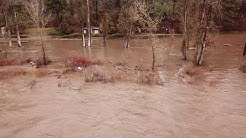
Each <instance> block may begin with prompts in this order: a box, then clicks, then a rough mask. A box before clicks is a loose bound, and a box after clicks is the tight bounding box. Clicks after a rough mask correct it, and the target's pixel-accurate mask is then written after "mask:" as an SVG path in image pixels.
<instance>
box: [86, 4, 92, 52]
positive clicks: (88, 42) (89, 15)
mask: <svg viewBox="0 0 246 138" xmlns="http://www.w3.org/2000/svg"><path fill="white" fill-rule="evenodd" d="M86 7H87V34H88V41H87V46H88V47H91V1H90V0H86Z"/></svg>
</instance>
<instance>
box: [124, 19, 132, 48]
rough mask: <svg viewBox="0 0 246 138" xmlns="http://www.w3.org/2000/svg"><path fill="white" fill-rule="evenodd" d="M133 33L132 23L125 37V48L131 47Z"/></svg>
mask: <svg viewBox="0 0 246 138" xmlns="http://www.w3.org/2000/svg"><path fill="white" fill-rule="evenodd" d="M131 33H132V24H131V25H130V26H129V30H128V32H127V35H126V38H125V48H129V47H130V40H131Z"/></svg>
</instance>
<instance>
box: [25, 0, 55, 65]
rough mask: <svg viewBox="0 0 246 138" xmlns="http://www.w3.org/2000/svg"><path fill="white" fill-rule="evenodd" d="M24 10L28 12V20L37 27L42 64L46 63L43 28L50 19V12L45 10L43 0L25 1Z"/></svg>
mask: <svg viewBox="0 0 246 138" xmlns="http://www.w3.org/2000/svg"><path fill="white" fill-rule="evenodd" d="M25 6H26V10H27V12H28V13H29V16H30V20H31V22H32V23H33V25H34V26H35V27H36V28H37V29H38V32H39V36H40V42H41V49H42V56H43V62H44V64H47V62H48V61H47V58H46V52H45V48H44V33H43V32H44V31H43V30H44V28H45V26H46V25H47V23H48V22H49V20H50V17H51V14H50V13H47V12H46V10H45V4H44V0H30V1H26V2H25Z"/></svg>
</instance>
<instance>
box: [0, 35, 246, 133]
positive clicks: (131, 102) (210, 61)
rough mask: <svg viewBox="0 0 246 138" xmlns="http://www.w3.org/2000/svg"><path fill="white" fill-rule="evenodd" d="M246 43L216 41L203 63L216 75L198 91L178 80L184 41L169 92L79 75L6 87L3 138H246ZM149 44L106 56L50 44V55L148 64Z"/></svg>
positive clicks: (112, 44) (173, 61)
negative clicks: (245, 69)
mask: <svg viewBox="0 0 246 138" xmlns="http://www.w3.org/2000/svg"><path fill="white" fill-rule="evenodd" d="M245 38H246V37H245V34H224V35H218V38H217V39H216V47H215V48H214V49H213V50H210V51H211V52H210V53H209V54H210V56H208V58H207V59H206V64H207V65H209V66H211V68H213V69H214V70H213V71H210V72H205V73H204V76H203V77H204V78H202V79H201V80H199V82H198V83H196V85H193V84H185V83H183V82H182V81H180V80H179V79H178V78H176V77H175V72H177V71H178V69H179V66H180V65H181V61H180V52H179V47H178V44H179V43H180V41H181V40H180V39H179V38H178V39H177V41H176V42H175V44H176V43H177V45H176V46H175V47H173V49H172V50H171V56H170V57H169V60H170V61H169V62H168V64H167V73H168V74H169V76H170V77H171V78H170V79H169V80H168V82H167V83H165V85H164V86H148V85H138V84H134V83H127V82H124V83H123V82H122V83H120V82H117V83H114V84H103V83H85V82H84V80H83V79H81V77H80V76H81V75H80V74H79V73H78V74H77V73H75V74H68V75H65V76H63V77H61V78H59V79H58V78H57V76H54V75H51V76H47V77H43V78H35V77H30V76H22V77H17V78H13V79H8V80H2V81H0V137H1V136H2V137H39V136H40V137H143V136H149V137H153V136H157V137H164V136H170V137H246V75H245V74H244V73H242V72H241V71H240V70H239V69H238V67H239V66H240V64H241V62H242V52H243V47H244V43H245V41H246V39H245ZM144 41H147V40H143V42H142V43H138V42H137V41H135V42H133V46H132V47H131V48H130V49H128V50H126V49H124V48H122V46H123V45H122V41H121V40H110V41H109V47H107V48H102V47H100V45H99V42H100V40H95V41H94V44H95V45H96V46H95V47H93V48H91V51H88V49H84V50H83V48H81V47H80V44H81V42H80V41H77V40H76V41H75V40H69V41H68V40H66V41H65V40H64V41H62V40H49V41H48V42H47V45H46V48H47V50H48V55H49V57H50V58H51V59H52V60H56V59H57V61H58V59H59V58H63V56H71V55H72V56H74V55H85V56H90V57H91V58H98V59H101V60H102V61H104V60H105V61H106V60H112V61H114V62H117V61H122V60H123V59H124V60H129V62H130V64H132V65H135V64H139V61H141V62H142V64H149V63H150V62H151V58H150V56H149V54H147V53H148V48H147V45H148V43H147V42H144ZM224 44H226V45H225V46H224ZM30 49H31V48H30ZM90 52H91V53H90ZM124 52H126V53H127V54H128V55H129V57H124V56H125V54H124ZM89 53H90V54H89ZM149 58H150V59H149ZM159 63H161V62H160V61H159ZM146 66H147V67H148V65H146ZM212 78H216V81H215V82H213V83H212V84H211V83H209V82H208V81H207V80H209V79H212Z"/></svg>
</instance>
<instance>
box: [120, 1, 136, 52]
mask: <svg viewBox="0 0 246 138" xmlns="http://www.w3.org/2000/svg"><path fill="white" fill-rule="evenodd" d="M133 3H134V0H127V1H126V2H125V3H124V5H123V6H122V8H121V11H120V15H119V19H118V29H119V31H120V32H121V33H123V35H124V36H125V44H124V46H125V48H128V47H129V46H130V39H131V35H132V31H133V27H134V23H135V22H136V21H137V19H138V13H137V9H136V7H135V6H134V5H133Z"/></svg>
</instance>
